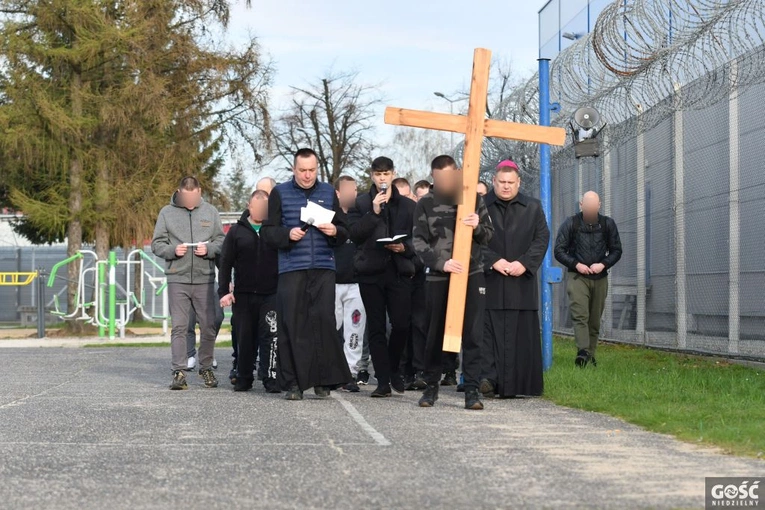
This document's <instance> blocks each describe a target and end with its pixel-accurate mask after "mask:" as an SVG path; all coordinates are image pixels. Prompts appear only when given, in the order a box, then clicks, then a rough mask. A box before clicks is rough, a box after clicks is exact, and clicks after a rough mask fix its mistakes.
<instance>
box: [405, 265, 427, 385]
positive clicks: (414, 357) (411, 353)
mask: <svg viewBox="0 0 765 510" xmlns="http://www.w3.org/2000/svg"><path fill="white" fill-rule="evenodd" d="M427 334H428V312H427V306H426V302H425V273H423V272H420V273H417V274H416V275H414V278H412V325H411V327H410V328H409V341H408V342H407V343H406V348H405V349H404V352H403V359H402V362H401V369H402V371H403V372H404V373H405V374H406V375H409V376H411V375H414V374H415V373H417V372H419V371H421V370H425V342H426V339H427Z"/></svg>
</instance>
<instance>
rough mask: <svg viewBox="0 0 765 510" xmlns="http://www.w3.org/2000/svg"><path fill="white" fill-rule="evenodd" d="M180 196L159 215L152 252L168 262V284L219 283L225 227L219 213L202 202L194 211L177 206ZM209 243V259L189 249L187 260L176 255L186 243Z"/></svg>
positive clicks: (166, 271) (172, 200)
mask: <svg viewBox="0 0 765 510" xmlns="http://www.w3.org/2000/svg"><path fill="white" fill-rule="evenodd" d="M176 194H177V192H176V193H173V197H172V198H171V199H170V205H166V206H165V207H163V208H162V210H161V211H159V217H158V218H157V224H156V226H155V227H154V237H152V240H151V251H152V252H154V254H155V255H156V256H158V257H160V258H163V259H165V261H166V268H165V274H166V275H167V281H168V283H192V284H201V283H213V282H214V281H215V257H216V256H217V255H218V254H220V250H221V246H223V239H224V237H225V234H224V233H223V225H222V224H221V221H220V215H219V214H218V210H217V209H215V207H213V206H211V205H210V204H208V203H206V202H204V201H203V200H201V201H200V202H199V205H197V206H196V207H195V208H194V209H191V210H189V209H186V208H185V207H182V206H180V205H177V204H176V203H175V196H176ZM203 241H207V255H205V256H204V257H198V256H196V255H194V247H193V246H189V249H188V251H186V254H185V255H184V256H183V257H178V256H177V255H176V254H175V247H176V246H178V245H179V244H183V243H199V242H203Z"/></svg>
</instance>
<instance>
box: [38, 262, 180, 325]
mask: <svg viewBox="0 0 765 510" xmlns="http://www.w3.org/2000/svg"><path fill="white" fill-rule="evenodd" d="M91 260H92V263H91V264H90V265H88V262H90V261H91ZM77 261H81V263H80V264H79V275H78V278H77V291H76V293H75V299H74V302H75V306H74V310H71V311H69V313H64V312H62V311H61V309H60V307H59V303H58V297H57V296H54V308H55V310H54V311H53V314H54V315H57V316H59V317H61V318H62V319H64V320H81V321H84V322H86V323H88V324H93V325H95V326H98V333H99V336H100V337H104V336H105V335H106V334H107V332H108V336H109V339H110V340H113V339H115V338H116V336H117V330H119V335H120V338H124V337H125V326H126V325H127V323H128V322H130V319H131V317H132V316H133V314H134V313H135V312H136V310H141V312H142V314H143V317H144V318H145V319H147V320H150V321H161V322H162V331H163V333H164V334H167V325H168V311H169V305H168V298H167V292H166V289H167V278H166V277H165V271H164V269H163V268H162V267H161V266H160V265H159V264H157V262H156V261H155V260H154V259H153V258H151V257H150V256H149V255H147V254H146V252H144V251H143V250H140V249H136V250H133V251H131V252H130V253H128V255H127V257H126V258H125V260H117V253H116V252H115V251H111V252H109V256H108V258H107V259H106V260H99V258H98V255H96V253H95V252H93V251H91V250H80V251H78V252H77V253H75V254H74V255H72V256H71V257H68V258H66V259H64V260H62V261H60V262H57V263H56V264H55V265H54V266H53V268H52V269H51V272H50V277H49V278H48V287H52V286H53V284H54V283H55V279H56V274H57V272H58V270H59V269H61V268H62V267H64V266H67V265H69V264H72V263H75V262H77ZM147 261H148V262H149V264H150V265H151V266H153V267H154V268H156V269H157V270H158V271H159V274H160V275H161V276H156V275H155V274H152V273H150V272H148V271H147V270H146V265H145V264H146V262H147ZM86 266H87V267H86ZM120 267H124V286H123V285H121V284H120V282H119V281H118V278H117V272H118V269H119V268H120ZM135 272H138V274H141V275H142V278H145V279H146V281H148V283H149V285H150V286H151V289H152V296H151V297H152V300H151V309H148V306H147V305H148V302H147V296H146V292H145V289H144V287H143V285H142V286H141V292H140V296H136V293H135V292H134V291H133V286H134V282H133V277H134V276H135ZM89 282H90V283H89ZM91 289H92V293H91V294H90V297H91V299H88V290H91ZM118 293H119V294H120V297H121V299H118ZM160 296H161V301H162V305H161V306H162V311H161V313H160V314H159V315H157V314H156V298H157V297H160Z"/></svg>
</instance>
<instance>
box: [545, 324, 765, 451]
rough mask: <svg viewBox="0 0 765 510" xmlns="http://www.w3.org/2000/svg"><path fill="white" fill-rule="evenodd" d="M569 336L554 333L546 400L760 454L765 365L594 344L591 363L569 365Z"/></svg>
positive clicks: (764, 436) (572, 350)
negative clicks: (756, 365)
mask: <svg viewBox="0 0 765 510" xmlns="http://www.w3.org/2000/svg"><path fill="white" fill-rule="evenodd" d="M575 355H576V347H575V345H574V342H573V340H570V339H564V338H556V339H555V342H554V351H553V366H552V368H551V369H550V370H549V371H548V372H547V373H546V374H545V398H546V399H548V400H550V401H552V402H554V403H556V404H560V405H563V406H567V407H573V408H577V409H584V410H587V411H595V412H599V413H605V414H609V415H612V416H616V417H618V418H622V419H623V420H625V421H627V422H630V423H634V424H635V425H639V426H641V427H643V428H645V429H647V430H651V431H654V432H660V433H664V434H671V435H673V436H675V437H677V438H678V439H681V440H684V441H688V442H693V443H701V444H706V445H713V446H717V447H720V448H722V449H723V450H724V451H726V452H728V453H733V454H736V455H746V456H754V457H760V458H762V457H763V452H765V371H763V370H758V369H756V368H750V367H745V366H741V365H739V364H735V363H730V362H728V361H725V360H721V359H715V358H707V357H700V356H690V355H683V354H676V353H669V352H663V351H657V350H652V349H647V348H643V347H638V346H625V345H615V344H601V345H600V346H599V347H598V352H597V355H596V358H597V361H598V366H597V367H592V366H587V367H586V368H585V369H581V368H577V367H575V366H574V356H575Z"/></svg>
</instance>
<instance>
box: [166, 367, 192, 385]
mask: <svg viewBox="0 0 765 510" xmlns="http://www.w3.org/2000/svg"><path fill="white" fill-rule="evenodd" d="M188 387H189V385H188V383H187V382H186V374H184V373H183V370H176V371H174V372H173V382H172V383H170V389H171V390H185V389H187V388H188Z"/></svg>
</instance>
